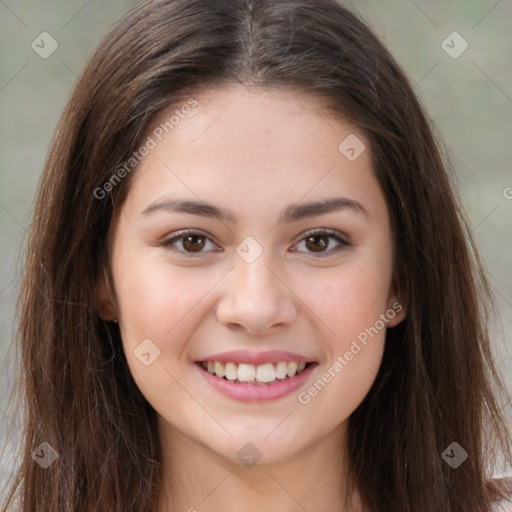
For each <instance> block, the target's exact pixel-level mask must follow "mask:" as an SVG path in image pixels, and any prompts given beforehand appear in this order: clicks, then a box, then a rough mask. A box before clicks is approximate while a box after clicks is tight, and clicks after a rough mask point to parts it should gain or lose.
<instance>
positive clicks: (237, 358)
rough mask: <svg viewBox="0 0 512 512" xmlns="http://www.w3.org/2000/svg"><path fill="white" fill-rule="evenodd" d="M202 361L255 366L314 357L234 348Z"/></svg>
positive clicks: (307, 359)
mask: <svg viewBox="0 0 512 512" xmlns="http://www.w3.org/2000/svg"><path fill="white" fill-rule="evenodd" d="M200 361H218V362H222V363H229V362H231V363H238V364H239V363H245V364H253V365H255V366H257V365H260V364H266V363H279V362H280V361H286V362H292V361H297V362H298V363H301V362H304V363H312V362H314V361H313V359H311V358H308V357H304V356H301V355H299V354H294V353H293V352H284V351H282V350H268V351H264V352H248V351H246V350H233V351H230V352H221V353H219V354H212V355H209V356H206V357H204V358H202V359H199V360H198V361H197V362H200Z"/></svg>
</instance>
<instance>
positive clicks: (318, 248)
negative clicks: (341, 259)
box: [294, 229, 350, 257]
mask: <svg viewBox="0 0 512 512" xmlns="http://www.w3.org/2000/svg"><path fill="white" fill-rule="evenodd" d="M330 240H335V241H336V243H337V244H338V245H337V246H336V245H335V247H333V248H332V249H329V247H330V246H331V245H332V244H331V242H330ZM300 244H304V245H305V247H306V248H307V250H308V252H310V253H313V254H317V255H318V256H319V257H325V256H331V255H332V254H335V253H338V252H340V251H342V250H343V249H346V248H347V247H350V244H349V242H347V241H346V240H345V239H343V238H342V237H341V236H340V235H339V234H338V233H337V232H336V231H328V230H325V229H312V230H311V231H308V232H306V233H305V237H304V238H303V239H302V240H301V241H300V242H299V243H298V244H296V246H295V247H297V246H299V245H300ZM328 249H329V250H328ZM294 252H295V249H294Z"/></svg>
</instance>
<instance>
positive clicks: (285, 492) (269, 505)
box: [158, 424, 362, 512]
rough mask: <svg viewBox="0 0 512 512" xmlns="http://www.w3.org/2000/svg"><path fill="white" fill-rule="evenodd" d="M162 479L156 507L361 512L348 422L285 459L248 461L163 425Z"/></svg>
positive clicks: (207, 511) (164, 511) (173, 511)
mask: <svg viewBox="0 0 512 512" xmlns="http://www.w3.org/2000/svg"><path fill="white" fill-rule="evenodd" d="M160 432H161V435H160V439H161V443H162V453H163V481H162V493H161V497H160V502H159V507H158V512H182V511H183V512H218V511H219V512H220V511H223V512H226V511H230V510H236V511H237V512H253V511H254V510H272V511H273V512H297V511H301V510H306V511H307V512H325V510H331V511H337V512H338V511H339V512H349V511H350V512H360V511H361V510H362V509H361V508H360V507H361V505H360V502H359V499H358V496H357V492H356V493H354V501H353V505H352V506H350V507H349V506H347V507H345V500H346V498H347V494H348V485H347V467H348V466H347V459H346V456H344V453H345V450H343V449H342V448H340V447H344V446H345V443H344V440H345V425H342V426H341V427H340V428H339V429H337V430H336V431H333V432H331V433H330V434H328V435H327V436H325V437H324V438H322V440H321V441H319V442H317V443H315V444H312V445H310V446H307V447H305V448H304V449H303V450H301V451H300V452H298V453H295V454H293V455H292V456H291V457H289V458H287V459H286V460H279V461H275V462H272V463H263V461H264V460H265V457H263V458H262V460H261V462H258V463H257V464H255V465H254V466H251V467H248V466H245V465H244V464H242V463H241V462H240V461H236V462H235V461H233V460H230V459H227V458H225V457H223V456H221V455H219V454H217V453H214V452H212V451H211V450H209V449H208V448H206V447H204V446H203V445H200V444H199V443H196V442H195V441H193V440H191V439H189V438H187V437H186V436H184V435H183V434H182V433H180V432H178V431H176V430H172V431H171V430H170V429H169V426H168V425H167V426H165V427H163V426H161V424H160Z"/></svg>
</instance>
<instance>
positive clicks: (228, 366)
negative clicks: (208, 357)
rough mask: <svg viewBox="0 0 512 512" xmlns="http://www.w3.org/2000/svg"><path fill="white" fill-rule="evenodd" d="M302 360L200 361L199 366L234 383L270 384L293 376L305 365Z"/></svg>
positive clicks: (302, 369)
mask: <svg viewBox="0 0 512 512" xmlns="http://www.w3.org/2000/svg"><path fill="white" fill-rule="evenodd" d="M307 364H309V363H305V362H303V361H301V362H298V361H291V362H287V361H280V362H278V363H266V364H260V365H257V366H256V365H254V364H247V363H235V362H226V363H225V362H222V361H201V363H200V365H201V367H202V368H203V369H204V370H206V371H208V373H210V374H211V375H215V376H216V377H219V378H221V379H224V380H228V381H231V382H234V383H236V384H253V385H261V386H264V385H271V384H272V383H273V382H275V381H276V380H284V379H287V378H290V377H295V376H296V375H298V374H299V373H301V372H302V371H304V369H305V368H306V365H307Z"/></svg>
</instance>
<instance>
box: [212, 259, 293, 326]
mask: <svg viewBox="0 0 512 512" xmlns="http://www.w3.org/2000/svg"><path fill="white" fill-rule="evenodd" d="M272 263H273V262H272V255H271V253H270V251H269V252H268V253H267V252H266V251H263V252H262V253H261V254H260V255H259V256H258V257H257V258H256V259H255V260H254V261H250V260H249V261H247V260H246V259H244V257H243V256H239V255H235V258H234V262H233V268H232V270H231V272H230V275H229V277H228V279H227V282H226V287H225V292H224V295H223V297H222V300H221V304H220V305H219V308H218V310H217V316H218V318H219V320H220V321H221V322H223V323H225V324H238V325H240V326H243V327H245V328H246V329H247V330H248V331H250V332H252V333H255V332H258V331H265V330H267V329H268V328H270V327H271V326H272V325H275V324H282V323H288V322H290V321H291V320H292V319H293V315H294V314H295V308H294V305H293V297H292V294H291V292H290V291H289V290H288V288H287V287H286V286H284V285H283V283H281V281H280V280H279V279H278V278H277V277H276V275H275V274H276V273H277V272H276V270H274V269H273V268H272Z"/></svg>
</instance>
